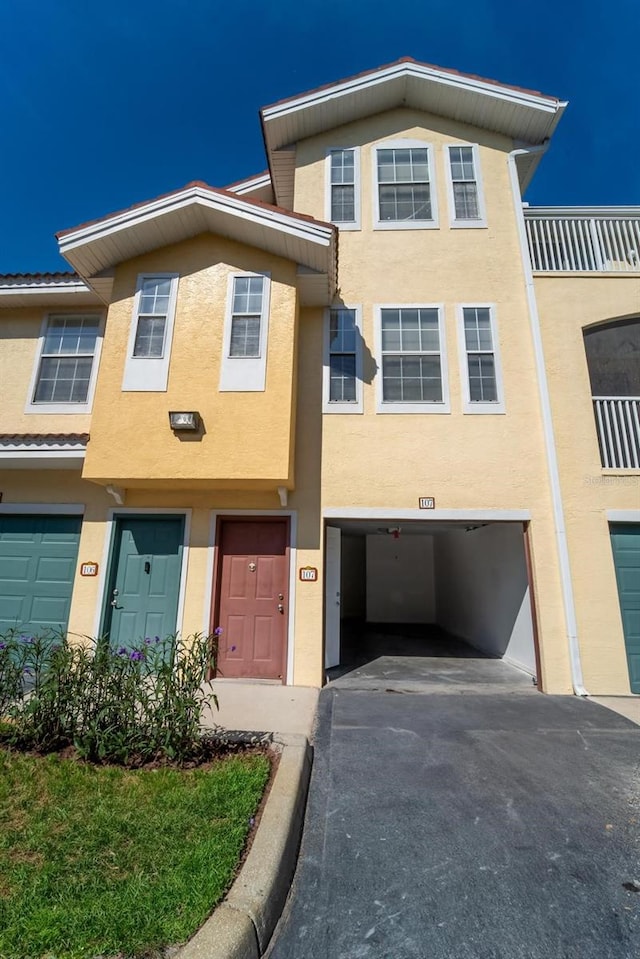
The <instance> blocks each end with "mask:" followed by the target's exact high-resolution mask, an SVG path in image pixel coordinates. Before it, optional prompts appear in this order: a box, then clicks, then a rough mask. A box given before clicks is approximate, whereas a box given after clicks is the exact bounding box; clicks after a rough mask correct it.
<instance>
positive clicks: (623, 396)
mask: <svg viewBox="0 0 640 959" xmlns="http://www.w3.org/2000/svg"><path fill="white" fill-rule="evenodd" d="M584 346H585V351H586V354H587V366H588V368H589V379H590V381H591V396H592V401H593V411H594V415H595V419H596V431H597V436H598V445H599V447H600V459H601V463H602V466H603V467H605V468H606V469H635V470H637V469H640V318H639V317H637V316H636V317H633V318H632V319H625V320H618V321H614V322H609V323H605V324H600V325H598V326H593V327H590V328H588V329H586V330H584Z"/></svg>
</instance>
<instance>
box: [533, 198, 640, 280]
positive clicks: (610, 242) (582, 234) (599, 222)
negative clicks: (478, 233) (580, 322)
mask: <svg viewBox="0 0 640 959" xmlns="http://www.w3.org/2000/svg"><path fill="white" fill-rule="evenodd" d="M524 215H525V223H526V228H527V238H528V241H529V255H530V256H531V267H532V269H533V270H534V271H539V272H543V273H557V272H567V271H569V272H581V273H582V272H584V273H638V272H640V207H619V208H617V209H616V208H615V207H613V208H601V209H600V210H599V211H598V210H597V208H587V209H580V208H575V209H571V208H567V207H557V208H555V209H554V208H553V207H533V208H532V207H528V208H525V210H524Z"/></svg>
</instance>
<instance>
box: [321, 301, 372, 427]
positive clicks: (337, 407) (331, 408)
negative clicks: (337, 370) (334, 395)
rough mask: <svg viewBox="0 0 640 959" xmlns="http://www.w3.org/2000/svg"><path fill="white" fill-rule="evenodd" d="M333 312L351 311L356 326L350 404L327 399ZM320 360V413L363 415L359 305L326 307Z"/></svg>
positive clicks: (329, 389) (329, 386)
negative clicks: (351, 399) (352, 396)
mask: <svg viewBox="0 0 640 959" xmlns="http://www.w3.org/2000/svg"><path fill="white" fill-rule="evenodd" d="M335 310H352V311H353V313H354V314H355V317H354V319H355V325H356V348H355V357H356V398H355V400H353V401H352V402H343V401H340V402H337V401H335V400H331V399H329V397H330V392H331V375H330V374H331V369H330V357H331V313H332V312H334V311H335ZM322 353H323V360H322V412H323V413H355V414H358V413H363V412H364V407H363V390H362V307H361V306H360V305H357V306H356V305H353V306H352V305H350V304H347V303H345V304H341V305H340V306H338V307H328V308H327V309H325V311H324V325H323V349H322Z"/></svg>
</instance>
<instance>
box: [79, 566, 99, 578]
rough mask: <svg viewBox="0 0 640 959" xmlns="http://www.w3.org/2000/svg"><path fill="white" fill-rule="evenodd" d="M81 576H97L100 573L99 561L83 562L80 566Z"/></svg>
mask: <svg viewBox="0 0 640 959" xmlns="http://www.w3.org/2000/svg"><path fill="white" fill-rule="evenodd" d="M80 575H81V576H97V575H98V564H97V563H83V564H82V566H81V567H80Z"/></svg>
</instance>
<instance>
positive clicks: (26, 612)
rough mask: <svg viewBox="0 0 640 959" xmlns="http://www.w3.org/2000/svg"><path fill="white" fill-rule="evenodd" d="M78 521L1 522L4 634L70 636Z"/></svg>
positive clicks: (0, 605) (0, 614)
mask: <svg viewBox="0 0 640 959" xmlns="http://www.w3.org/2000/svg"><path fill="white" fill-rule="evenodd" d="M81 522H82V520H81V518H80V517H79V516H0V632H3V633H4V632H6V630H8V629H19V630H21V631H22V632H28V633H35V632H39V631H42V630H44V629H47V628H54V629H61V630H65V629H66V628H67V623H68V621H69V608H70V606H71V590H72V588H73V577H74V574H75V568H76V562H77V559H78V543H79V540H80V525H81Z"/></svg>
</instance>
